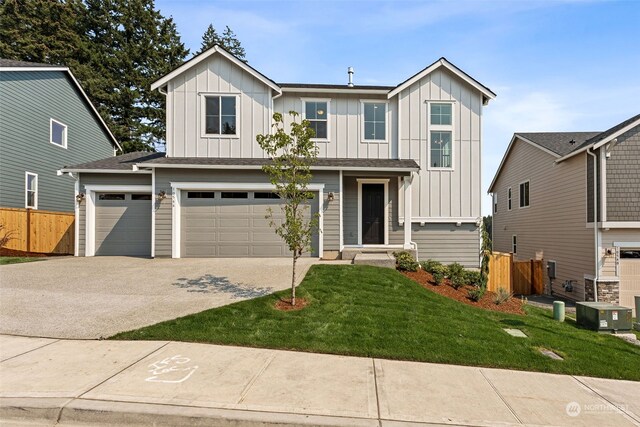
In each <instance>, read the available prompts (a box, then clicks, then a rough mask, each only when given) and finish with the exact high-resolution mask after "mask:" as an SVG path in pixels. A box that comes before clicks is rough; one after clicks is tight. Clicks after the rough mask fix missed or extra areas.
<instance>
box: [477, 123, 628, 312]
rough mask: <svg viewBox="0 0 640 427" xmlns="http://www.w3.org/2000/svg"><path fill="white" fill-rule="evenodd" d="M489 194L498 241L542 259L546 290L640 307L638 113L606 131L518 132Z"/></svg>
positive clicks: (511, 249) (497, 247) (523, 256)
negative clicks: (639, 300)
mask: <svg viewBox="0 0 640 427" xmlns="http://www.w3.org/2000/svg"><path fill="white" fill-rule="evenodd" d="M594 177H595V179H594ZM489 193H492V196H493V248H494V249H495V250H498V251H503V252H512V253H513V254H514V255H515V256H516V257H517V258H521V259H530V258H543V259H544V260H545V262H546V265H547V272H548V274H547V275H546V276H547V277H546V285H547V286H546V289H547V292H548V293H553V294H558V295H562V296H564V297H567V298H571V299H574V300H579V301H584V300H587V301H593V300H597V301H606V302H612V303H616V304H620V305H623V306H626V307H633V306H634V301H633V296H634V295H640V115H637V116H634V117H632V118H630V119H628V120H625V121H624V122H622V123H619V124H617V125H616V126H614V127H612V128H611V129H609V130H607V131H604V132H548V133H516V134H514V135H513V138H512V139H511V143H510V144H509V147H508V148H507V151H506V153H505V155H504V157H503V159H502V163H501V164H500V167H499V168H498V171H497V172H496V175H495V177H494V179H493V182H492V183H491V186H490V187H489ZM594 194H595V195H596V197H594ZM594 212H596V216H597V220H596V221H595V226H594Z"/></svg>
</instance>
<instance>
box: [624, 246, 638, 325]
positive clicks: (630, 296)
mask: <svg viewBox="0 0 640 427" xmlns="http://www.w3.org/2000/svg"><path fill="white" fill-rule="evenodd" d="M635 295H640V249H634V250H625V249H623V250H621V251H620V305H621V306H623V307H629V308H635V301H634V296H635ZM634 311H635V310H634ZM635 316H638V313H635Z"/></svg>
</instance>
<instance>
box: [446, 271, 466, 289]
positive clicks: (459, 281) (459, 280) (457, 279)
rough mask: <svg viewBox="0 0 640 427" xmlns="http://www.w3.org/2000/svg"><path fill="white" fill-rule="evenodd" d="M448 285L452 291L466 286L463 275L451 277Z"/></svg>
mask: <svg viewBox="0 0 640 427" xmlns="http://www.w3.org/2000/svg"><path fill="white" fill-rule="evenodd" d="M449 283H451V286H452V287H453V289H456V290H458V289H460V288H461V287H463V286H464V285H465V284H466V280H465V276H464V275H463V274H456V275H453V276H451V277H450V278H449Z"/></svg>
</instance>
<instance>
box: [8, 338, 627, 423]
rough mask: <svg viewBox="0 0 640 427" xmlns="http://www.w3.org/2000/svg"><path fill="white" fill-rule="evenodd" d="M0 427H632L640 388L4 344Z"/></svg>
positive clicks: (468, 371)
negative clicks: (402, 426)
mask: <svg viewBox="0 0 640 427" xmlns="http://www.w3.org/2000/svg"><path fill="white" fill-rule="evenodd" d="M0 378H1V381H0V424H2V425H54V424H55V425H154V426H169V425H171V426H182V425H190V426H193V425H203V426H204V425H207V426H232V425H233V426H267V425H323V426H324V425H326V426H337V425H341V426H342V425H344V426H400V425H416V426H417V425H424V424H425V423H429V424H430V425H466V426H495V425H503V426H509V425H547V426H602V427H605V426H633V425H635V426H638V425H640V399H638V396H640V383H638V382H633V381H617V380H609V379H597V378H586V377H575V376H568V375H553V374H544V373H534V372H522V371H509V370H502V369H488V368H477V367H465V366H452V365H439V364H430V363H416V362H403V361H391V360H383V359H371V358H358V357H345V356H335V355H327V354H312V353H298V352H290V351H279V350H267V349H255V348H242V347H230V346H218V345H207V344H190V343H179V342H154V341H74V340H54V339H38V338H25V337H15V336H6V335H4V336H0Z"/></svg>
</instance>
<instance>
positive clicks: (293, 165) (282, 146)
mask: <svg viewBox="0 0 640 427" xmlns="http://www.w3.org/2000/svg"><path fill="white" fill-rule="evenodd" d="M289 116H290V117H291V121H292V123H291V130H290V131H289V133H287V132H286V131H285V129H284V120H283V117H282V114H280V113H274V115H273V121H274V123H273V129H274V131H273V132H272V133H271V134H268V135H258V136H257V137H256V139H257V141H258V144H259V145H260V147H261V148H262V149H263V150H264V151H265V152H266V153H267V154H268V155H269V156H270V157H271V163H270V164H268V165H265V166H263V167H262V170H263V171H264V172H266V173H267V174H268V175H269V179H270V181H271V183H272V184H273V185H274V186H275V188H276V193H277V194H278V195H279V196H280V199H281V200H282V203H283V204H282V206H281V209H282V212H283V213H284V216H285V219H284V222H283V223H282V224H281V225H278V226H276V223H275V221H274V220H273V211H272V210H271V209H269V211H268V214H267V218H271V226H272V227H275V232H276V234H277V235H278V236H280V237H281V238H282V239H283V240H284V241H285V243H286V244H287V246H288V247H289V250H290V251H291V253H292V261H293V268H292V274H291V305H294V306H295V304H296V263H297V261H298V258H300V257H301V256H302V254H303V253H304V252H306V251H310V250H311V240H312V238H313V235H314V233H315V232H316V231H317V230H318V215H317V214H316V215H315V216H313V217H312V218H311V219H310V220H307V219H306V218H305V217H306V213H307V211H308V210H309V209H310V206H309V204H308V201H309V199H312V198H313V193H312V192H310V191H309V183H310V182H311V178H312V175H311V165H312V164H313V163H314V162H315V160H316V159H317V157H318V148H317V147H316V145H315V144H314V143H313V142H312V141H311V138H313V136H314V131H313V129H311V128H310V127H309V122H308V121H307V120H302V121H301V122H298V120H297V118H298V113H297V112H295V111H290V112H289Z"/></svg>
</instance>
